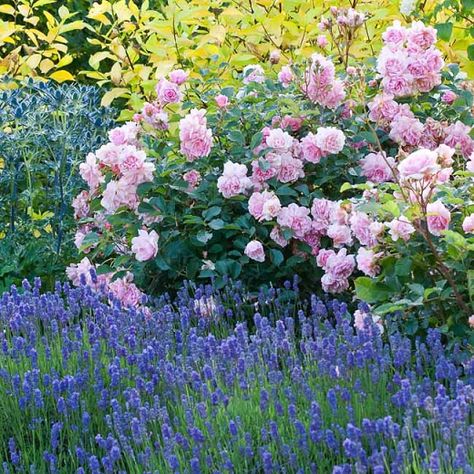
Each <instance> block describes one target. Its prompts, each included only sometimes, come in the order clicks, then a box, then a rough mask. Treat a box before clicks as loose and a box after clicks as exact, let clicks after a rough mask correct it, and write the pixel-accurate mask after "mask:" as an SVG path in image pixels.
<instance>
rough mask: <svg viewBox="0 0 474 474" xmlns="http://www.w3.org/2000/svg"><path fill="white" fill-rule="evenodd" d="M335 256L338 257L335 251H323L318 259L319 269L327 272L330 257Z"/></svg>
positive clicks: (319, 253)
mask: <svg viewBox="0 0 474 474" xmlns="http://www.w3.org/2000/svg"><path fill="white" fill-rule="evenodd" d="M334 255H336V252H334V250H330V249H329V250H328V249H321V250H320V251H319V252H318V255H317V257H316V265H317V266H318V267H321V268H322V269H323V270H326V268H327V262H328V259H329V257H332V256H334Z"/></svg>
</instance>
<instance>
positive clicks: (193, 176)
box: [183, 170, 201, 190]
mask: <svg viewBox="0 0 474 474" xmlns="http://www.w3.org/2000/svg"><path fill="white" fill-rule="evenodd" d="M183 179H184V181H186V182H187V183H188V184H189V189H191V190H192V189H194V188H196V186H197V185H198V184H199V183H200V182H201V173H199V171H197V170H191V171H188V172H187V173H184V174H183Z"/></svg>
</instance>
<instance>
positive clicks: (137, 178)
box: [119, 146, 155, 186]
mask: <svg viewBox="0 0 474 474" xmlns="http://www.w3.org/2000/svg"><path fill="white" fill-rule="evenodd" d="M119 170H120V172H121V173H122V176H123V179H124V180H125V181H126V182H127V183H129V184H131V185H134V186H138V185H139V184H142V183H146V182H150V181H152V180H153V172H154V171H155V165H154V164H153V163H148V162H146V153H145V152H144V151H143V150H137V149H136V148H135V147H134V146H127V147H124V149H123V151H122V161H121V163H120V164H119Z"/></svg>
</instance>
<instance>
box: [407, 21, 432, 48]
mask: <svg viewBox="0 0 474 474" xmlns="http://www.w3.org/2000/svg"><path fill="white" fill-rule="evenodd" d="M407 41H408V49H409V50H410V49H414V50H416V51H418V50H426V49H428V48H429V47H430V46H432V45H433V44H434V43H435V42H436V30H435V29H434V28H433V27H431V26H425V25H424V24H423V22H421V21H415V22H413V23H412V24H411V27H410V28H409V29H408V31H407Z"/></svg>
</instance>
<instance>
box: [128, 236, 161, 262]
mask: <svg viewBox="0 0 474 474" xmlns="http://www.w3.org/2000/svg"><path fill="white" fill-rule="evenodd" d="M132 252H133V253H134V254H135V258H136V259H137V260H138V261H139V262H145V261H146V260H150V259H151V258H155V257H156V254H157V253H158V234H157V233H156V232H155V231H154V230H152V231H151V232H147V231H146V230H139V231H138V236H137V237H134V238H133V239H132Z"/></svg>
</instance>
